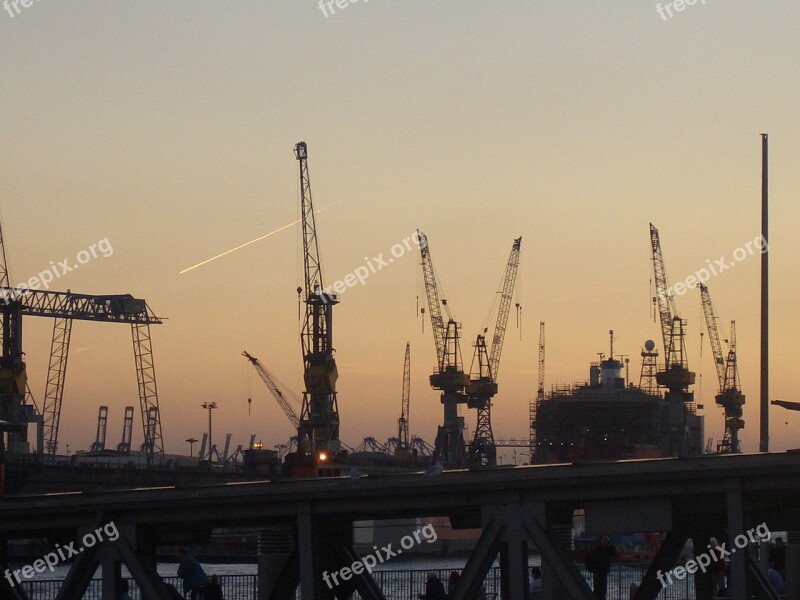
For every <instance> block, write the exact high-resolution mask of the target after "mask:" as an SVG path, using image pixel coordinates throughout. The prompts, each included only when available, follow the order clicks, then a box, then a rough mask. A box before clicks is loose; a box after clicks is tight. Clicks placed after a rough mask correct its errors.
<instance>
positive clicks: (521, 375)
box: [0, 0, 800, 453]
mask: <svg viewBox="0 0 800 600" xmlns="http://www.w3.org/2000/svg"><path fill="white" fill-rule="evenodd" d="M663 4H666V3H663ZM663 4H662V5H658V4H657V3H654V2H649V1H648V2H645V1H640V2H622V1H619V2H604V3H600V2H578V1H574V0H558V1H555V0H553V1H534V2H531V1H529V0H526V1H524V2H523V1H516V0H508V1H506V2H502V3H501V2H491V3H490V2H476V1H473V0H460V1H458V2H455V1H451V0H441V1H438V2H398V1H391V0H371V1H367V0H362V1H358V2H352V1H348V0H340V1H339V6H341V7H343V8H339V7H337V4H336V3H333V4H332V5H331V6H325V5H323V8H325V10H324V11H323V10H321V9H320V6H319V5H318V3H317V2H315V1H313V0H269V1H268V2H264V1H259V2H256V1H251V0H241V1H240V2H236V3H218V2H209V1H207V0H192V1H188V0H187V1H183V0H173V1H171V2H155V1H150V2H136V3H133V2H131V3H122V2H115V3H111V2H97V1H83V2H78V1H71V2H66V1H63V0H62V1H59V2H56V1H55V0H36V1H35V2H33V3H32V4H31V5H30V6H28V7H24V6H23V5H22V4H19V3H18V4H17V5H16V9H15V7H14V4H13V3H10V4H7V5H5V6H7V7H8V8H5V6H4V7H3V8H4V10H2V11H0V52H2V56H3V60H2V61H0V79H2V81H3V85H2V88H0V106H2V111H1V112H0V114H1V115H2V116H1V117H0V119H2V121H1V122H2V132H3V134H2V140H3V143H2V145H0V148H2V155H0V215H1V216H2V223H3V230H4V234H5V242H6V253H7V256H8V268H9V271H10V273H11V278H12V281H13V282H14V283H18V282H23V281H27V280H28V279H29V278H30V277H32V276H35V275H37V274H38V273H40V272H42V271H44V270H46V269H48V268H49V267H50V265H51V261H52V262H53V263H58V262H60V261H62V260H63V259H65V258H69V259H70V261H71V262H73V263H74V260H73V258H75V257H78V256H79V253H81V251H82V250H84V251H88V249H89V248H90V247H91V246H92V244H98V247H100V246H99V243H100V242H103V243H104V246H103V247H110V248H113V251H112V252H110V253H108V252H107V253H106V254H108V256H104V255H103V254H101V253H97V257H96V258H94V257H93V258H91V259H90V260H87V261H86V263H85V264H81V265H80V268H79V269H77V270H73V271H71V272H68V273H64V274H63V275H60V276H59V277H58V278H55V280H54V281H53V282H52V284H51V289H57V290H66V289H70V290H72V291H74V292H81V293H94V294H119V293H130V294H133V295H134V296H136V297H138V298H145V299H146V300H147V301H148V303H149V305H150V306H151V308H152V309H153V311H154V312H155V313H156V314H158V315H159V316H161V317H164V318H165V319H166V320H165V322H164V324H163V325H158V326H154V327H153V345H154V353H155V363H156V374H157V380H158V392H159V401H160V408H161V414H162V425H163V433H164V442H165V447H166V450H167V452H171V453H187V452H188V449H189V448H188V444H187V443H186V442H185V441H184V440H186V439H187V438H190V437H196V438H199V437H201V435H202V433H203V431H205V429H206V428H207V413H206V412H205V411H204V410H203V409H202V408H201V407H200V405H201V403H203V402H211V401H215V402H217V403H218V405H219V409H218V410H216V411H215V412H214V414H213V419H214V423H213V430H214V441H215V442H221V439H220V436H221V435H222V434H223V433H231V434H232V444H233V445H234V446H236V445H238V444H246V443H247V442H248V440H249V437H250V434H256V436H257V439H258V440H260V441H262V443H263V444H264V446H265V447H273V446H274V445H275V444H280V443H285V441H286V440H287V439H288V438H289V436H290V435H292V434H293V432H292V428H291V425H290V423H289V421H288V419H286V418H285V416H284V415H283V414H282V413H281V412H280V410H279V408H278V406H277V405H276V403H275V402H274V401H273V399H272V398H271V397H269V395H268V392H267V390H266V388H265V387H264V386H263V385H262V383H261V381H260V380H259V379H258V376H257V374H256V373H255V371H254V370H253V368H252V366H251V365H250V364H249V363H248V362H247V361H246V360H245V359H244V358H243V357H242V356H241V352H242V351H243V350H247V351H248V352H250V353H251V354H253V355H255V356H257V357H258V358H259V359H261V361H262V362H263V363H264V365H265V366H266V367H267V368H268V369H269V370H270V371H271V372H272V373H274V374H275V375H276V376H277V377H278V378H279V379H280V380H281V381H282V382H283V383H284V384H286V385H287V386H288V387H289V388H291V389H292V390H294V391H295V392H300V391H301V389H302V360H301V353H300V343H299V322H298V300H297V294H296V292H295V289H296V288H297V286H298V283H299V281H300V267H301V265H302V262H301V260H300V259H301V258H302V257H301V255H300V253H299V239H300V238H299V232H298V228H297V226H290V227H287V228H285V229H283V230H282V231H280V232H278V233H275V234H274V235H272V236H270V237H267V238H265V239H262V240H261V241H258V242H256V243H253V244H250V245H248V246H246V247H244V248H242V249H240V250H237V251H236V252H232V253H230V254H228V255H226V256H224V257H221V258H219V259H218V260H215V261H212V262H209V263H207V264H205V265H203V266H201V267H198V268H196V269H193V270H191V271H188V272H184V273H183V274H180V272H181V271H183V270H185V269H187V268H189V267H191V266H193V265H195V264H197V263H199V262H201V261H204V260H206V259H208V258H211V257H213V256H216V255H218V254H220V253H223V252H225V251H227V250H229V249H232V248H235V247H237V246H240V245H242V244H244V243H245V242H248V241H250V240H253V239H255V238H259V237H261V236H264V235H265V234H268V233H270V232H272V231H274V230H276V229H279V228H282V227H284V226H286V225H289V224H291V223H293V222H294V221H296V220H297V219H298V217H299V200H298V198H299V196H298V194H299V188H298V166H297V161H296V160H295V157H294V154H293V151H292V150H293V147H294V144H295V143H296V142H298V141H300V140H304V141H306V142H307V144H308V151H309V170H310V179H311V186H312V193H313V199H314V203H315V207H316V208H317V211H318V213H317V215H318V216H317V227H318V234H319V240H320V249H321V255H322V263H323V273H324V278H325V282H326V284H327V283H334V282H335V281H337V280H340V279H343V278H344V277H345V276H346V275H347V274H348V273H352V272H354V271H355V269H357V268H358V267H359V266H362V265H365V264H366V263H367V262H370V261H371V260H373V259H374V258H375V257H378V256H379V255H380V254H381V253H383V255H384V257H388V256H389V255H390V253H391V249H392V247H393V245H394V244H397V243H401V244H402V243H403V240H404V239H405V238H407V237H408V236H410V235H412V234H413V233H414V231H415V230H416V229H417V228H419V229H420V230H422V231H423V232H425V234H426V235H427V236H428V238H429V242H430V248H431V255H432V257H433V261H434V264H435V266H436V270H437V274H438V276H439V283H440V285H441V288H442V290H443V296H444V297H445V298H447V299H448V302H449V305H450V307H451V309H452V311H453V314H454V316H455V318H456V319H457V320H458V321H460V322H461V323H462V324H463V334H464V339H463V341H462V353H463V357H464V361H465V362H466V363H467V365H469V363H470V362H471V357H472V347H471V341H472V340H473V339H474V336H475V335H476V334H477V333H479V332H480V331H481V330H482V328H483V327H486V326H492V325H493V323H492V322H491V320H490V319H489V309H490V307H491V305H492V304H493V300H494V299H495V296H496V292H497V289H498V285H499V282H500V280H501V278H502V275H503V271H504V268H505V263H506V260H507V258H508V254H509V252H510V249H511V243H512V241H513V239H514V238H515V237H518V236H522V237H523V241H522V252H521V262H520V269H519V277H518V280H517V286H516V291H515V297H514V302H515V303H519V304H520V305H521V306H522V313H521V318H520V319H519V323H518V319H517V315H516V314H515V312H512V315H511V319H510V322H509V328H508V333H507V337H506V343H505V346H504V350H503V356H502V363H501V369H500V374H499V385H500V392H499V394H498V396H497V397H496V398H495V403H494V407H493V424H494V431H495V436H496V437H498V438H502V439H510V438H526V437H527V435H528V431H527V426H526V422H527V418H528V417H527V411H528V402H529V400H530V399H531V398H532V397H533V396H534V395H535V390H536V380H537V354H538V329H539V322H540V321H544V322H545V323H546V334H547V341H546V348H547V350H546V378H545V379H546V387H547V388H548V389H549V388H550V386H551V385H554V384H564V383H572V382H576V381H584V380H586V379H587V378H588V367H589V363H590V362H591V361H593V360H597V358H598V356H597V355H598V353H600V352H608V342H609V340H608V337H609V335H608V332H609V330H612V329H613V330H614V332H615V353H617V354H626V355H629V356H630V361H631V362H630V377H631V380H632V381H634V382H638V379H639V370H640V365H641V359H640V352H641V350H642V346H643V344H644V342H645V341H646V340H647V339H650V338H653V339H655V340H656V341H657V342H658V346H659V348H660V346H661V343H660V340H659V332H660V329H659V326H658V324H657V323H655V322H654V320H653V314H652V303H651V298H652V295H653V292H652V290H651V285H652V284H651V280H652V263H651V259H650V242H649V230H648V223H650V222H652V223H654V224H655V225H656V226H657V227H658V228H659V230H660V234H661V241H662V248H663V253H664V258H665V262H666V269H667V274H668V277H669V279H670V281H671V282H672V283H676V282H678V281H681V280H684V279H685V278H686V277H687V276H689V275H692V274H694V273H695V272H696V271H697V270H698V269H700V268H703V267H705V266H706V265H707V261H711V262H712V263H714V261H715V260H716V259H718V258H720V257H726V262H728V263H735V264H734V266H733V267H731V268H728V269H726V270H725V271H724V272H721V273H719V275H717V276H714V277H712V278H711V279H710V280H709V281H708V282H707V285H708V286H709V289H710V292H711V295H712V298H713V301H714V304H715V309H716V312H717V314H718V315H719V317H720V324H721V325H722V326H723V329H724V330H726V331H727V329H728V323H729V321H730V320H731V319H735V320H736V327H737V341H738V348H739V362H740V374H741V381H742V386H743V391H744V393H745V394H746V396H747V404H746V406H745V409H744V416H745V421H746V426H745V429H744V431H743V432H742V435H741V437H742V441H743V448H744V450H745V451H757V450H758V429H759V425H758V389H759V380H758V364H759V362H758V361H759V266H760V253H758V252H755V253H753V254H749V253H748V254H747V255H746V256H743V257H742V259H741V260H739V261H736V260H734V259H733V258H732V257H734V256H742V253H741V251H739V252H737V250H738V249H740V248H744V249H745V252H746V244H747V243H748V242H752V241H753V240H755V239H756V238H757V237H758V236H759V234H760V192H761V187H760V186H761V180H760V177H761V171H760V161H761V138H760V136H759V134H760V133H762V132H768V133H769V136H770V211H771V227H770V236H769V257H770V269H771V271H770V281H771V344H770V347H771V364H770V369H771V371H770V396H771V397H772V398H778V399H784V400H798V399H800V384H798V382H797V381H795V379H794V375H793V373H794V370H795V363H794V362H793V361H794V358H795V357H794V352H793V349H794V347H793V342H794V338H795V336H796V334H797V331H798V325H800V316H799V315H798V311H797V310H796V303H795V302H794V299H795V298H796V297H797V295H798V283H797V278H796V275H795V274H796V270H797V268H798V257H797V254H796V250H795V247H794V243H795V240H796V233H795V231H794V229H795V223H797V222H798V218H800V203H798V202H797V201H796V200H797V198H798V195H800V176H798V169H797V164H798V161H800V144H799V142H800V120H798V118H797V98H798V96H800V69H798V59H800V37H798V36H797V31H798V29H799V27H798V26H799V25H800V4H798V3H797V2H795V1H794V0H774V1H772V2H770V3H768V4H755V3H753V2H750V1H744V0H726V1H725V2H722V1H721V0H700V1H699V2H696V3H695V4H694V5H684V6H683V10H681V11H677V10H675V8H674V6H673V5H672V4H670V5H669V7H670V10H666V7H665V6H664V5H663ZM659 6H661V13H659V10H658V7H659ZM670 13H671V15H672V16H669V15H670ZM12 15H13V16H12ZM752 247H753V246H752V244H751V248H752ZM414 250H416V249H415V248H414ZM81 256H82V257H83V258H85V257H86V254H83V255H81ZM418 263H419V256H418V252H416V251H404V252H403V253H402V255H401V256H398V257H397V258H395V260H394V261H393V262H392V263H390V264H388V265H386V266H384V267H383V268H382V269H381V270H380V271H376V272H375V273H374V274H370V276H369V277H368V279H367V280H366V281H365V283H364V285H356V286H354V287H351V288H348V289H347V291H346V292H345V293H344V294H342V297H341V303H340V304H339V305H338V306H336V309H335V317H334V346H335V348H336V356H337V363H338V367H339V374H340V377H339V383H338V390H339V410H340V414H341V421H342V425H341V437H342V439H343V440H344V441H345V442H346V443H348V444H350V445H351V446H355V445H357V444H358V443H360V441H361V440H362V439H363V438H364V437H366V436H372V437H375V438H376V439H378V440H380V441H383V440H385V439H386V438H388V437H390V436H393V435H396V433H397V418H398V417H399V413H400V400H401V384H402V368H403V356H404V351H405V344H406V342H407V341H408V342H410V344H411V354H412V360H411V368H412V382H411V414H410V430H411V432H412V433H413V434H416V435H418V436H421V437H422V438H424V439H426V440H427V441H429V442H433V439H434V437H435V432H436V424H437V423H438V422H440V421H441V418H442V416H441V412H442V409H441V404H440V402H439V399H438V394H437V392H435V391H434V390H432V389H431V388H430V386H429V385H428V381H427V378H428V376H429V374H430V373H431V371H432V369H433V366H434V364H435V356H434V344H433V340H432V338H431V335H430V323H424V325H423V320H422V319H421V316H420V314H419V312H418V307H419V306H422V305H424V294H423V288H422V287H421V286H422V280H421V273H420V268H419V265H418ZM676 302H677V305H678V310H679V312H680V314H681V315H682V316H684V317H685V318H686V319H687V331H688V338H687V339H688V341H687V343H688V353H689V363H690V367H691V368H692V369H693V370H695V371H696V372H697V373H698V380H699V381H701V383H700V384H698V385H697V386H695V393H696V396H697V397H698V401H699V402H700V403H702V404H704V405H705V409H704V410H703V411H702V412H703V414H705V415H706V437H708V438H714V439H715V440H716V439H719V438H721V437H722V433H723V431H722V427H723V425H722V412H721V409H720V408H719V407H716V406H715V405H714V401H713V396H714V393H715V391H716V377H715V373H714V366H713V362H712V360H711V353H710V348H709V346H708V343H707V342H708V340H707V337H706V341H705V347H704V348H703V349H702V358H701V356H700V354H701V347H700V346H701V344H700V331H701V322H702V312H701V306H700V297H699V292H698V291H697V290H696V289H691V290H689V291H688V292H686V293H685V294H683V295H680V296H678V297H677V298H676ZM518 325H519V326H518ZM51 329H52V323H51V322H50V321H49V320H46V319H34V318H28V319H27V320H26V323H25V334H24V335H25V338H24V343H25V351H26V362H27V367H28V374H29V377H30V384H31V387H32V390H33V393H34V395H35V397H36V398H37V400H39V401H40V402H41V398H42V397H43V395H44V386H45V380H46V376H47V364H48V356H49V350H50V337H51ZM248 398H252V403H251V404H250V405H248V402H247V399H248ZM101 404H105V405H108V406H109V426H108V439H109V443H110V444H116V443H117V442H118V441H119V437H120V435H121V427H122V418H123V412H124V407H125V406H126V405H134V406H137V411H138V396H137V387H136V375H135V369H134V360H133V353H132V345H131V334H130V329H129V328H128V327H126V326H124V325H119V324H101V323H88V322H76V323H75V326H74V327H73V335H72V347H71V353H70V358H69V366H68V374H67V379H66V387H65V394H64V405H63V413H62V418H61V429H60V436H59V441H60V443H61V448H62V449H64V445H65V444H69V445H70V448H71V451H75V450H78V449H88V447H89V445H90V443H91V442H92V441H93V440H94V435H95V428H96V415H97V410H98V406H100V405H101ZM248 406H249V412H248ZM465 414H466V418H467V423H468V426H469V429H470V431H472V429H473V427H474V423H475V415H474V414H472V413H465ZM135 423H136V426H135V428H134V445H138V444H140V443H141V440H142V431H141V425H140V421H139V419H138V416H137V420H136V421H135ZM799 431H800V413H792V412H787V411H783V410H782V409H778V408H774V409H773V410H772V412H771V418H770V432H771V449H773V450H784V449H787V448H795V447H797V446H798V443H797V437H798V432H799ZM195 450H196V449H195Z"/></svg>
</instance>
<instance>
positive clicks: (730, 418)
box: [698, 283, 745, 454]
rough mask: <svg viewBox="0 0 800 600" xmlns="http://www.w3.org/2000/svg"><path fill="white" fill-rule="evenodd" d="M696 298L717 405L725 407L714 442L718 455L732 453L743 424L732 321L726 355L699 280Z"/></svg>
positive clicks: (708, 297)
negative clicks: (720, 433) (714, 376)
mask: <svg viewBox="0 0 800 600" xmlns="http://www.w3.org/2000/svg"><path fill="white" fill-rule="evenodd" d="M698 287H699V288H700V298H701V301H702V304H703V315H704V316H705V320H706V329H707V330H708V338H709V340H710V341H711V353H712V355H713V357H714V367H715V368H716V370H717V380H718V382H719V393H718V394H717V395H716V397H715V400H716V403H717V405H718V406H721V407H722V408H723V409H724V410H725V434H724V435H723V437H722V441H721V442H720V443H719V444H718V445H717V452H718V453H720V454H735V453H739V452H741V448H740V447H739V430H740V429H742V428H743V427H744V420H743V419H742V407H743V406H744V403H745V397H744V395H743V394H742V391H741V388H740V387H739V369H738V365H737V362H736V324H735V322H733V321H731V337H730V344H729V347H728V356H727V358H724V357H723V355H722V344H721V343H720V338H719V330H718V329H717V316H716V315H715V314H714V305H713V304H712V303H711V294H710V293H709V291H708V286H707V285H705V284H703V283H701V284H700V285H699V286H698Z"/></svg>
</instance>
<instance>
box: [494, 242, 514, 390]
mask: <svg viewBox="0 0 800 600" xmlns="http://www.w3.org/2000/svg"><path fill="white" fill-rule="evenodd" d="M521 245H522V237H518V238H517V239H515V240H514V243H513V244H512V246H511V255H510V256H509V257H508V266H507V267H506V275H505V278H504V279H503V289H502V291H501V292H500V307H499V308H498V310H497V323H496V324H495V326H494V336H493V337H492V351H491V354H490V355H489V369H490V372H491V377H492V379H493V380H494V381H497V374H498V372H499V371H500V354H501V353H502V352H503V340H504V339H505V335H506V325H507V324H508V315H509V312H510V310H511V297H512V296H513V295H514V284H515V283H516V281H517V271H518V270H519V250H520V246H521Z"/></svg>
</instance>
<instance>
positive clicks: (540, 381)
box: [528, 321, 544, 463]
mask: <svg viewBox="0 0 800 600" xmlns="http://www.w3.org/2000/svg"><path fill="white" fill-rule="evenodd" d="M538 371H539V373H538V377H537V381H536V399H535V400H531V401H530V402H529V406H528V417H529V419H528V427H529V428H530V433H529V443H528V446H529V448H528V450H529V451H530V459H531V463H533V461H534V457H535V454H536V410H537V408H538V407H539V405H540V404H541V403H542V402H544V321H539V369H538Z"/></svg>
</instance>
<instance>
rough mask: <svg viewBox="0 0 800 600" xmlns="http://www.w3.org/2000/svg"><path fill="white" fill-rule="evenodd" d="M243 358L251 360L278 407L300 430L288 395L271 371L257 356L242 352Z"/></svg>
mask: <svg viewBox="0 0 800 600" xmlns="http://www.w3.org/2000/svg"><path fill="white" fill-rule="evenodd" d="M242 356H244V357H245V358H246V359H247V360H249V361H250V362H251V363H252V365H253V366H254V367H255V369H256V372H257V373H258V376H259V377H261V381H263V382H264V385H266V386H267V389H268V390H269V391H270V393H271V394H272V396H273V397H274V398H275V400H276V401H277V402H278V406H280V407H281V410H283V414H285V415H286V417H287V418H288V419H289V421H290V422H291V424H292V425H293V426H294V427H295V429H297V428H299V427H300V419H299V418H298V417H297V413H295V412H294V409H293V408H292V405H291V404H289V402H288V401H287V400H286V393H285V392H284V391H283V390H282V389H281V387H282V386H280V385H279V384H278V383H277V380H276V379H275V378H274V377H273V376H272V374H271V373H270V372H269V371H267V369H266V368H265V367H264V365H262V364H261V362H260V361H259V360H258V359H257V358H256V357H255V356H252V355H251V354H249V353H248V352H246V351H245V352H242Z"/></svg>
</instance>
